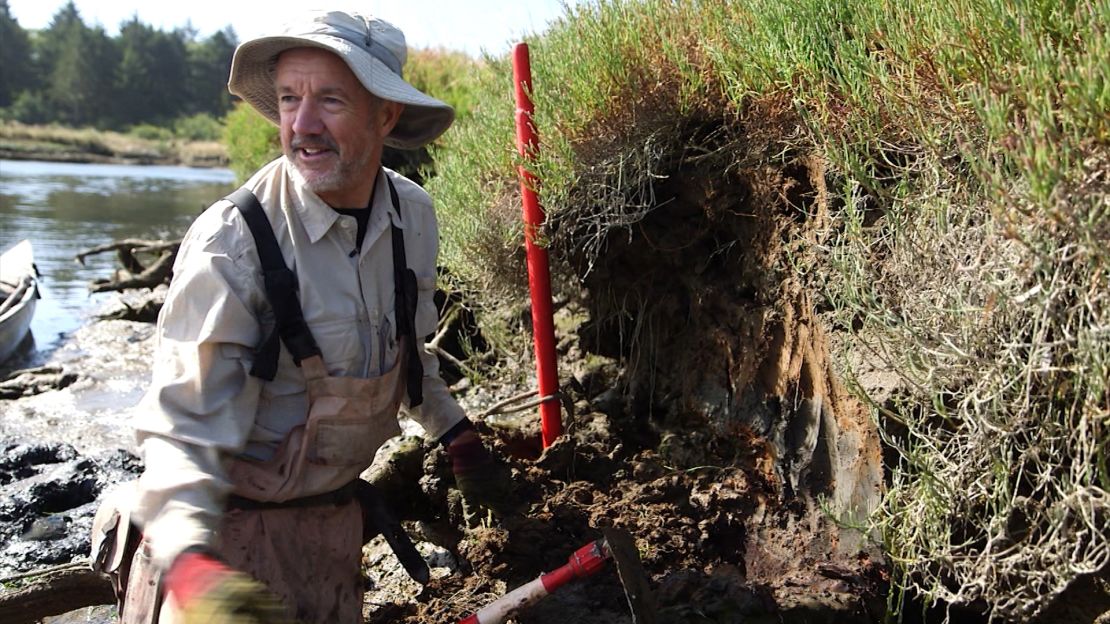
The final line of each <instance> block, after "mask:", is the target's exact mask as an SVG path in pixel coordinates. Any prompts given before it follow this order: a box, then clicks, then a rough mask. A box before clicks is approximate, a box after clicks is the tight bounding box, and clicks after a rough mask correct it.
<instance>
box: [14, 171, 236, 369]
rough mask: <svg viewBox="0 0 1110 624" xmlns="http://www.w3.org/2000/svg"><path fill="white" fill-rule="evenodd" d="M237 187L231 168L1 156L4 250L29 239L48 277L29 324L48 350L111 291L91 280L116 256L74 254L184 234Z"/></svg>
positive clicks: (106, 269)
mask: <svg viewBox="0 0 1110 624" xmlns="http://www.w3.org/2000/svg"><path fill="white" fill-rule="evenodd" d="M232 189H234V175H233V174H232V173H231V172H230V171H228V170H226V169H190V168H187V167H150V166H132V165H84V164H71V163H46V162H36V161H8V160H0V250H6V249H8V248H9V247H11V246H12V245H14V244H15V243H17V242H19V241H20V240H22V239H24V238H27V239H30V241H31V243H32V244H33V245H34V249H35V264H36V265H37V266H38V268H39V272H40V273H41V275H42V278H41V290H42V300H40V301H39V302H38V307H37V309H36V311H35V319H34V321H33V323H32V325H31V330H32V332H33V333H34V335H35V342H36V345H37V347H38V348H39V349H40V350H42V349H49V348H51V347H52V346H54V345H55V344H56V342H57V340H58V338H59V336H60V335H63V334H67V333H69V332H72V331H73V330H75V329H76V328H77V327H78V326H80V325H81V323H83V322H84V320H85V319H86V318H87V317H88V315H89V313H90V312H92V311H95V309H96V308H97V307H99V306H101V305H103V304H104V302H105V301H107V300H109V298H110V297H111V296H112V295H111V294H98V295H90V294H89V292H88V283H89V282H90V281H92V280H94V279H96V278H99V277H107V276H108V275H109V274H110V273H111V271H112V270H114V269H115V268H116V263H115V256H114V255H113V254H101V255H96V256H92V257H90V258H88V259H87V260H86V266H81V265H79V264H77V262H76V261H75V260H74V256H75V255H77V253H79V252H81V251H84V250H86V249H88V248H90V247H94V246H96V245H101V244H104V243H109V242H111V241H113V240H117V239H123V238H170V239H172V238H179V237H180V236H181V235H182V234H183V233H184V232H185V228H187V227H188V225H189V223H190V222H191V221H192V220H193V218H194V217H196V215H198V214H200V212H201V211H202V210H204V208H206V207H207V206H208V205H209V204H211V203H212V202H213V201H215V200H216V199H218V198H220V197H222V196H224V195H226V194H227V193H228V192H230V191H231V190H232Z"/></svg>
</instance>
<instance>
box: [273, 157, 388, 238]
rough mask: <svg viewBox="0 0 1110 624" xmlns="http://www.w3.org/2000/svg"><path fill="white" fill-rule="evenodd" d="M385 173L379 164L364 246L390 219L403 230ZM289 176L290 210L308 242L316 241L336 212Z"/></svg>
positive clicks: (333, 221) (324, 233)
mask: <svg viewBox="0 0 1110 624" xmlns="http://www.w3.org/2000/svg"><path fill="white" fill-rule="evenodd" d="M286 166H287V167H289V168H292V167H293V165H292V163H289V162H286ZM387 175H389V173H388V171H387V170H386V169H385V168H384V167H383V168H382V169H381V174H380V175H378V177H377V180H376V182H375V184H374V203H373V206H372V207H371V209H370V223H369V225H368V226H367V228H366V238H365V239H364V241H363V247H364V248H366V247H369V244H370V243H371V242H372V241H374V240H375V239H376V238H377V237H378V236H380V235H381V233H382V232H384V231H385V230H386V229H387V228H388V227H389V224H390V223H391V222H392V223H393V224H395V225H396V226H397V227H399V228H401V229H405V222H404V221H403V220H402V219H401V218H400V217H399V216H398V214H397V211H396V210H394V209H393V201H392V199H391V198H390V196H389V185H388V184H387V183H386V181H385V177H386V176H387ZM289 176H290V178H289V179H290V186H291V187H292V189H293V195H294V197H295V201H294V202H293V209H294V211H295V212H296V214H297V217H298V218H299V219H300V220H301V223H302V224H304V229H305V233H306V234H308V239H309V241H311V242H312V243H316V242H317V241H319V240H320V239H321V238H323V237H324V236H325V235H326V234H327V233H328V231H329V230H330V229H331V228H332V227H333V226H334V225H335V222H336V221H338V220H339V213H338V212H336V211H334V210H332V209H331V206H329V205H327V204H326V203H324V200H322V199H320V197H319V196H318V195H316V193H313V192H312V191H310V190H308V189H306V188H304V187H303V186H302V185H301V184H299V183H298V182H297V179H296V177H295V176H293V175H292V173H290V174H289Z"/></svg>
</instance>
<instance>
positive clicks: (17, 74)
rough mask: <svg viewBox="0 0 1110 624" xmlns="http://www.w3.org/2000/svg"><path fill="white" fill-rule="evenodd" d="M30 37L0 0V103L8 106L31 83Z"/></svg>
mask: <svg viewBox="0 0 1110 624" xmlns="http://www.w3.org/2000/svg"><path fill="white" fill-rule="evenodd" d="M34 79H35V73H34V71H33V70H32V66H31V40H30V38H29V37H28V36H27V31H25V30H23V28H22V27H20V25H19V22H18V21H16V19H15V18H14V17H12V13H11V10H10V9H9V8H8V0H0V107H6V106H10V105H11V103H12V102H14V101H15V98H16V96H17V95H19V93H20V92H22V91H26V90H28V89H33V88H34V87H35V82H34Z"/></svg>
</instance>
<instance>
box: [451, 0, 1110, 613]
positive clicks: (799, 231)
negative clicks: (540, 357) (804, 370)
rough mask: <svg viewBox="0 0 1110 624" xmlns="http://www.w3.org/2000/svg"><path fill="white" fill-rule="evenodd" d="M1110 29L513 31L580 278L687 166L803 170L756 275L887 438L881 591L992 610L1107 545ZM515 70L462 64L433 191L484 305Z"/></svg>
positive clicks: (1004, 10) (754, 10) (1071, 572)
mask: <svg viewBox="0 0 1110 624" xmlns="http://www.w3.org/2000/svg"><path fill="white" fill-rule="evenodd" d="M1108 24H1110V1H1108V0H1091V1H1077V0H1072V1H1067V2H1059V1H1055V0H1053V1H1048V0H1037V1H1032V2H1023V3H1009V2H994V1H992V0H957V1H955V2H941V1H939V0H925V1H921V0H831V1H826V0H787V1H783V0H743V1H727V0H705V1H702V2H681V3H673V2H663V1H647V0H645V1H641V2H629V1H606V2H598V3H596V4H591V5H587V6H583V7H580V8H578V9H573V10H570V12H569V13H568V15H567V16H566V17H565V19H564V20H563V21H562V22H561V23H559V24H557V25H556V26H555V27H554V28H553V29H552V30H551V31H550V32H549V33H547V34H546V35H545V36H543V37H542V38H539V39H537V40H535V41H533V42H531V43H532V59H533V61H532V65H533V72H534V75H535V84H536V93H535V100H536V108H537V115H538V116H537V125H538V127H539V129H540V134H541V140H542V142H543V152H542V154H541V157H540V159H539V160H538V162H537V163H536V164H535V165H534V167H535V170H536V172H537V173H538V174H539V176H540V177H541V179H542V180H543V187H542V190H543V198H544V204H545V206H546V208H547V209H548V211H549V217H550V226H549V227H548V228H547V230H546V236H547V238H548V240H549V241H550V244H551V249H552V250H553V252H555V253H554V256H555V259H556V260H564V261H566V260H568V255H574V256H575V260H576V262H575V263H574V266H573V267H563V269H562V270H564V271H570V270H572V269H577V271H578V273H577V276H578V277H581V276H582V275H583V273H584V272H588V271H589V270H590V268H591V267H592V266H594V265H593V261H594V260H596V259H598V258H599V257H600V256H602V255H603V254H604V252H605V249H606V246H607V245H608V244H610V243H611V242H612V241H613V240H619V238H620V237H625V238H627V239H631V237H632V236H633V232H634V229H635V227H636V224H638V223H640V222H642V221H643V220H644V219H645V218H647V217H648V215H650V214H651V213H652V212H653V211H657V210H661V209H665V208H664V206H661V205H659V204H657V203H656V202H655V201H654V193H655V191H656V190H657V188H659V187H660V186H661V185H663V184H664V183H665V182H666V181H667V180H669V179H672V178H677V179H680V180H681V179H682V176H683V175H685V174H686V173H688V172H689V171H691V170H694V169H695V165H696V164H698V163H705V162H713V163H717V164H719V165H720V171H721V172H722V174H723V173H725V172H728V171H735V170H738V169H744V170H758V169H760V168H765V169H777V170H787V169H790V168H792V167H798V166H799V163H802V162H820V163H822V166H821V167H820V176H819V177H820V180H819V183H815V187H818V189H819V190H815V191H813V196H812V197H809V198H808V199H809V200H812V201H811V202H810V205H811V206H812V207H814V208H815V209H814V210H813V211H811V212H805V211H802V210H801V209H800V208H799V211H798V214H797V215H795V217H794V218H795V220H796V221H799V222H802V223H803V225H800V226H797V227H794V226H792V229H788V230H785V231H786V232H787V233H788V234H790V236H789V237H787V238H786V240H784V242H783V248H784V250H783V253H781V254H779V255H776V256H774V257H772V258H769V260H770V266H768V267H767V271H768V272H769V273H770V276H771V278H772V279H768V282H769V283H772V284H773V283H778V282H779V281H781V280H798V281H799V282H800V283H801V284H803V285H804V286H805V287H806V289H807V290H808V291H809V293H810V295H811V296H812V297H813V299H814V300H815V301H814V303H815V307H816V308H817V309H818V310H822V311H823V312H822V313H821V319H822V321H823V322H824V323H825V324H826V326H827V327H828V328H830V330H831V331H833V332H836V333H838V334H839V338H838V339H837V340H836V341H835V344H837V345H838V347H839V352H838V353H836V354H834V357H835V360H836V368H837V369H838V371H839V372H840V373H841V374H842V375H843V376H844V377H846V379H847V381H848V382H849V385H851V386H852V387H853V388H854V389H855V391H856V393H857V395H858V396H859V397H860V398H861V399H863V400H864V401H865V402H867V403H868V404H869V405H871V407H872V412H873V414H874V416H875V418H876V421H877V422H878V423H879V424H880V427H881V431H882V434H883V436H884V441H885V443H886V444H887V445H888V448H889V449H891V450H893V451H894V452H895V455H896V457H897V459H896V461H895V462H894V463H893V465H892V466H891V469H892V476H891V481H890V483H889V484H888V489H887V491H886V493H885V498H884V502H883V505H882V506H881V508H880V509H878V510H876V511H875V512H874V513H873V514H872V515H871V522H872V527H873V528H874V530H875V533H876V534H877V535H878V536H879V537H880V538H881V539H882V542H883V544H884V546H885V549H886V551H887V553H888V556H889V557H890V559H891V561H892V563H893V565H894V572H895V578H894V581H895V584H896V586H897V588H899V590H901V589H911V590H913V591H914V592H915V593H917V594H919V595H921V596H924V597H925V598H926V600H928V601H943V602H948V603H956V604H975V603H977V602H982V603H985V604H987V605H989V607H990V608H991V610H992V613H993V614H994V615H995V616H996V617H998V618H999V619H1002V620H1010V621H1021V620H1026V619H1028V618H1030V617H1031V616H1032V615H1033V614H1034V613H1036V612H1038V611H1039V610H1041V609H1043V608H1044V607H1045V606H1046V605H1047V604H1048V603H1049V601H1050V600H1051V599H1052V598H1053V597H1055V596H1057V595H1059V594H1060V593H1061V592H1062V591H1063V590H1064V589H1065V588H1066V587H1067V585H1068V584H1069V583H1070V582H1072V581H1073V580H1074V579H1076V578H1077V576H1079V575H1080V574H1083V573H1088V572H1093V571H1096V570H1099V569H1100V568H1103V567H1104V566H1106V565H1107V562H1108V561H1110V529H1108V528H1107V527H1110V497H1108V494H1107V491H1108V490H1110V472H1108V466H1110V459H1108V457H1107V452H1108V449H1110V394H1108V392H1107V380H1108V379H1110V335H1108V334H1107V331H1108V330H1107V328H1110V294H1108V293H1110V288H1108V286H1107V276H1108V275H1110V253H1108V252H1107V245H1106V242H1107V241H1108V240H1110V218H1108V217H1110V214H1108V213H1110V149H1108V148H1110V63H1108V62H1107V59H1108V58H1110V36H1108V30H1110V27H1108ZM510 75H511V71H510V69H509V66H508V60H507V59H493V60H490V61H488V63H487V64H486V65H485V66H483V67H481V68H479V69H478V73H477V75H476V76H475V77H474V78H473V80H474V87H473V93H474V96H473V97H474V104H473V108H472V109H471V113H470V115H469V117H468V118H467V119H466V120H465V121H464V122H463V123H461V124H460V125H459V126H458V127H456V128H455V129H454V130H453V131H452V132H450V133H449V134H448V136H447V138H446V140H445V142H444V143H443V144H442V146H441V147H439V148H438V149H436V150H434V152H433V156H434V157H435V162H436V167H437V170H438V171H439V175H438V176H437V177H436V178H434V179H433V180H432V181H431V182H430V183H429V187H430V190H431V192H432V194H433V196H435V197H436V199H437V203H438V206H439V209H440V211H441V214H442V218H441V222H442V224H443V231H444V236H445V240H444V242H443V251H442V259H443V261H444V262H445V263H446V265H447V268H448V271H449V273H450V275H451V276H452V277H453V279H455V280H458V282H459V284H460V285H461V286H463V287H466V288H468V289H470V290H471V291H472V292H473V293H475V294H476V295H477V296H479V297H484V301H483V303H484V304H485V309H489V310H492V309H494V308H496V307H499V306H501V305H502V304H501V302H503V301H504V300H505V299H506V298H507V299H510V300H516V301H519V300H521V299H522V284H523V280H522V277H521V276H522V275H523V268H522V266H521V254H520V249H519V248H520V239H521V232H520V226H519V223H518V222H519V217H518V215H519V203H518V200H517V197H516V194H517V190H516V189H517V181H516V179H515V176H514V171H515V165H516V164H517V162H518V161H517V158H516V156H515V151H514V150H513V147H512V146H513V143H514V140H513V136H512V128H513V124H512V111H513V105H512V100H511V84H510V81H509V78H508V76H510ZM699 166H700V165H699ZM812 170H813V169H811V171H812ZM726 208H727V207H726ZM712 209H713V207H712V206H707V207H706V210H712ZM773 234H774V235H775V236H777V235H778V232H774V233H773ZM771 235H772V232H768V236H769V237H771ZM571 252H573V253H571ZM568 283H569V282H568ZM575 288H576V287H575V286H574V285H573V284H571V285H570V286H569V287H564V292H563V295H564V296H568V297H573V296H575V295H576V294H577V293H575ZM630 305H635V304H630ZM634 315H635V314H634V311H633V316H634ZM868 370H881V371H886V372H890V373H893V374H894V375H895V376H896V377H897V379H898V383H897V384H896V388H895V389H894V390H893V391H889V392H886V393H885V394H884V393H880V392H878V391H877V390H876V389H875V388H873V387H871V386H869V384H868V382H867V381H866V380H865V379H864V374H865V373H866V372H867V371H868ZM894 598H895V601H894V603H893V604H894V605H895V606H897V605H898V604H899V602H898V600H897V598H898V595H897V594H896V595H895V596H894Z"/></svg>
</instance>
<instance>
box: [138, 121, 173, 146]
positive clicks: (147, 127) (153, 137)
mask: <svg viewBox="0 0 1110 624" xmlns="http://www.w3.org/2000/svg"><path fill="white" fill-rule="evenodd" d="M127 133H128V134H130V135H131V136H134V137H136V138H140V139H143V140H145V141H166V142H169V141H172V140H173V131H171V130H170V129H168V128H163V127H161V126H155V125H152V124H147V123H142V124H137V125H134V126H131V128H130V129H129V130H128V131H127Z"/></svg>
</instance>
